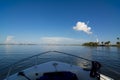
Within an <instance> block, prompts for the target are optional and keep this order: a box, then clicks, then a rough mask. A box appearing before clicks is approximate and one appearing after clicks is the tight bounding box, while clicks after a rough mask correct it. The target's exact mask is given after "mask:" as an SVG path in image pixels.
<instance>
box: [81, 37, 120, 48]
mask: <svg viewBox="0 0 120 80" xmlns="http://www.w3.org/2000/svg"><path fill="white" fill-rule="evenodd" d="M83 46H108V47H109V46H115V47H120V38H119V37H117V42H116V44H111V42H110V41H106V42H103V41H102V42H101V43H98V42H86V43H83Z"/></svg>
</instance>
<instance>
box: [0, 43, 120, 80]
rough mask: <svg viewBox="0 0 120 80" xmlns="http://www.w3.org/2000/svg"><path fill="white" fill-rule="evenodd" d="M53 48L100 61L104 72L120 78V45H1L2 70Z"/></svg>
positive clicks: (116, 78) (116, 79) (0, 61)
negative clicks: (119, 46)
mask: <svg viewBox="0 0 120 80" xmlns="http://www.w3.org/2000/svg"><path fill="white" fill-rule="evenodd" d="M53 50H57V51H62V52H67V53H70V54H74V55H77V56H80V57H84V58H87V59H90V60H96V61H99V62H100V63H101V64H102V69H101V72H102V73H104V74H106V75H108V76H111V77H112V78H114V79H115V80H119V79H120V48H118V47H85V46H50V45H49V46H48V45H0V71H1V70H2V69H3V68H5V67H7V66H9V65H10V64H12V63H15V62H17V61H19V60H21V59H24V58H26V57H29V56H32V55H35V54H38V53H41V52H45V51H53Z"/></svg>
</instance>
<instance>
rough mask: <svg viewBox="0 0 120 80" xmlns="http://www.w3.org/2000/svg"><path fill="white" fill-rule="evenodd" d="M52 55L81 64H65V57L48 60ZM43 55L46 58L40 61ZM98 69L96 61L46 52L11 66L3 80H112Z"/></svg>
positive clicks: (99, 65) (98, 65) (55, 52)
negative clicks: (75, 59)
mask: <svg viewBox="0 0 120 80" xmlns="http://www.w3.org/2000/svg"><path fill="white" fill-rule="evenodd" d="M52 53H53V54H55V55H56V54H57V53H60V54H64V55H67V56H70V58H71V57H76V58H77V59H80V60H81V61H80V62H82V64H81V63H80V65H81V66H78V65H75V63H67V62H65V61H64V60H65V59H66V58H67V57H62V59H58V58H59V57H56V58H57V59H54V58H53V59H51V58H48V56H49V57H51V56H50V55H51V54H52ZM45 54H48V55H45ZM43 55H44V56H47V58H45V60H43V61H42V59H43ZM41 56H42V57H41ZM68 61H69V62H72V61H73V59H72V58H71V59H69V60H68ZM77 62H78V60H77ZM33 63H34V64H33ZM23 65H24V66H23ZM100 67H101V64H100V63H99V62H97V61H91V60H88V59H85V58H82V57H79V56H76V55H72V54H68V53H65V52H59V51H47V52H43V53H40V54H37V55H34V56H31V57H29V58H26V59H23V60H21V61H19V62H16V63H15V64H13V65H12V66H11V67H10V69H9V71H8V74H7V76H6V78H5V79H4V80H114V79H112V78H111V77H108V76H106V75H104V74H101V73H100V72H99V69H100ZM19 68H20V69H19ZM24 68H25V69H24ZM12 71H14V72H12Z"/></svg>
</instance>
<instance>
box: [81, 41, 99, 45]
mask: <svg viewBox="0 0 120 80" xmlns="http://www.w3.org/2000/svg"><path fill="white" fill-rule="evenodd" d="M83 46H98V43H97V42H88V43H84V44H83Z"/></svg>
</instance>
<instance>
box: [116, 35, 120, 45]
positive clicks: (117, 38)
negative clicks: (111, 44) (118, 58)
mask: <svg viewBox="0 0 120 80" xmlns="http://www.w3.org/2000/svg"><path fill="white" fill-rule="evenodd" d="M119 40H120V38H119V37H117V42H116V44H117V45H119V44H120V42H119Z"/></svg>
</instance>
